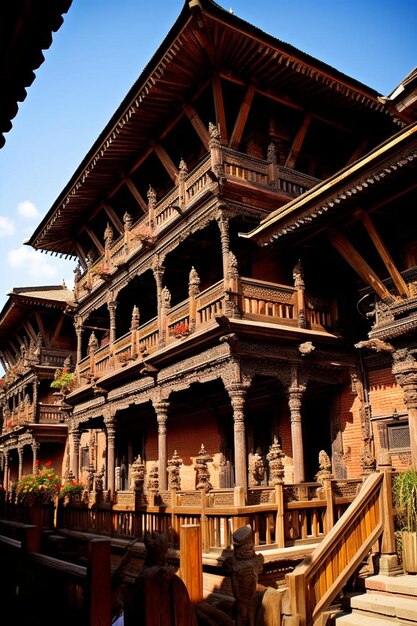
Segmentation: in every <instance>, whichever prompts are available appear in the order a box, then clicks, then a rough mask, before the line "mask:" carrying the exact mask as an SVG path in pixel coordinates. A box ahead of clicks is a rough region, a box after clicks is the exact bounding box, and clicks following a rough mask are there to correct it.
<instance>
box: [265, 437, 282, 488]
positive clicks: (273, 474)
mask: <svg viewBox="0 0 417 626" xmlns="http://www.w3.org/2000/svg"><path fill="white" fill-rule="evenodd" d="M284 456H285V454H284V452H283V451H282V450H281V446H280V445H279V441H278V438H277V437H276V436H274V441H273V443H272V446H270V448H269V452H268V454H267V455H266V460H267V461H268V463H269V484H270V485H282V483H283V482H284V463H283V462H282V459H283V457H284Z"/></svg>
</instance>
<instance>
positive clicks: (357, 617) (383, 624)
mask: <svg viewBox="0 0 417 626" xmlns="http://www.w3.org/2000/svg"><path fill="white" fill-rule="evenodd" d="M394 624H396V626H398V622H397V621H396V620H395V619H390V618H385V617H377V616H376V615H370V616H369V617H368V616H367V615H363V614H362V613H350V614H349V615H342V616H341V617H336V619H335V626H394Z"/></svg>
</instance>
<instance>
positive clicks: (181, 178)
mask: <svg viewBox="0 0 417 626" xmlns="http://www.w3.org/2000/svg"><path fill="white" fill-rule="evenodd" d="M187 176H188V168H187V164H186V162H185V161H184V159H181V161H180V164H179V168H178V205H179V209H180V211H183V210H184V209H185V208H186V200H187V199H186V195H185V180H186V178H187Z"/></svg>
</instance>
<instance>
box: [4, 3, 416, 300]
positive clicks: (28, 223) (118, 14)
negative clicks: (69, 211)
mask: <svg viewBox="0 0 417 626" xmlns="http://www.w3.org/2000/svg"><path fill="white" fill-rule="evenodd" d="M219 4H220V5H221V6H223V7H224V8H226V9H232V10H233V12H234V13H235V14H236V15H238V16H239V17H241V18H242V19H244V20H247V21H249V22H251V23H253V24H254V25H255V26H257V27H259V28H261V29H262V30H264V31H266V32H268V33H270V34H271V35H274V36H275V37H277V38H278V39H281V40H282V41H285V42H287V43H290V44H292V45H294V46H296V47H297V48H299V49H300V50H302V51H303V52H307V53H309V54H311V55H312V56H314V57H316V58H318V59H320V60H321V61H324V62H326V63H328V64H329V65H331V66H333V67H335V68H337V69H338V70H340V71H342V72H344V73H346V74H347V75H349V76H352V77H353V78H356V79H357V80H360V81H361V82H363V83H365V84H367V85H369V86H370V87H372V88H374V89H376V90H377V91H379V92H380V93H381V94H382V95H388V94H389V93H390V92H391V91H392V90H393V89H394V88H395V87H396V86H397V85H398V83H400V82H401V80H402V79H403V78H404V77H405V76H406V75H407V74H408V73H409V72H410V71H411V70H412V69H413V68H414V67H415V66H416V65H417V43H416V41H417V37H416V33H417V2H415V0H389V1H388V0H350V1H347V0H258V1H257V2H255V1H254V0H229V1H228V2H227V3H226V2H224V0H220V2H219ZM182 6H183V1H182V0H159V1H158V2H154V3H149V2H145V0H73V4H72V6H71V8H70V10H69V12H68V14H67V15H66V16H65V21H64V24H63V26H62V27H61V28H60V30H59V31H58V32H57V33H56V34H55V35H54V41H53V44H52V46H51V48H50V49H49V50H47V51H46V52H45V62H44V63H43V64H42V65H41V67H40V68H39V69H38V71H37V72H36V79H35V81H34V83H33V84H32V86H31V87H29V89H28V96H27V98H26V99H25V101H24V102H23V103H22V104H21V105H20V107H19V112H18V114H17V116H16V117H15V119H14V120H13V128H12V130H11V131H10V132H9V133H7V134H6V144H5V146H4V147H3V148H2V149H1V150H0V255H1V259H2V265H3V271H2V272H1V273H0V308H2V307H3V305H4V303H5V302H6V299H7V292H8V291H9V290H10V289H11V288H12V287H22V286H30V285H50V284H60V283H62V281H63V280H65V281H66V283H67V284H68V285H69V286H72V278H73V269H74V263H73V262H70V261H64V260H61V259H59V257H55V256H50V255H46V254H41V253H39V252H36V253H35V251H33V250H32V249H31V248H29V247H28V246H25V245H23V241H24V240H25V239H27V238H28V237H29V236H30V235H31V234H32V233H33V231H34V229H35V227H36V226H37V225H38V223H39V221H40V220H41V218H42V217H43V216H44V215H45V213H46V212H47V211H48V210H49V208H50V207H51V205H52V203H53V202H54V200H55V199H56V198H57V196H58V195H59V193H60V191H61V190H62V189H63V187H64V186H65V185H66V183H67V182H68V180H69V179H70V177H71V176H72V174H73V173H74V171H75V169H76V168H77V167H78V165H79V164H80V162H81V161H82V159H83V157H84V156H85V154H86V152H87V151H88V150H89V148H90V147H91V145H92V144H93V142H94V140H95V139H96V137H97V136H98V134H99V133H100V132H101V131H102V130H103V128H104V126H105V125H106V123H107V122H108V120H109V119H110V117H111V116H112V114H113V113H114V111H115V109H116V108H117V106H118V105H119V104H120V102H121V100H122V99H123V97H124V96H125V95H126V94H127V92H128V90H129V88H130V87H131V86H132V84H133V83H134V82H135V80H136V79H137V77H138V76H139V74H140V72H141V70H142V69H143V67H144V66H145V65H146V63H147V62H148V61H149V59H150V58H151V56H152V55H153V53H154V52H155V50H156V49H157V48H158V46H159V44H160V43H161V42H162V40H163V38H164V37H165V35H166V34H167V32H168V30H169V29H170V27H171V26H172V24H173V23H174V21H175V19H176V17H177V16H178V14H179V13H180V11H181V9H182Z"/></svg>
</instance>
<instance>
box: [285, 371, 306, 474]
mask: <svg viewBox="0 0 417 626" xmlns="http://www.w3.org/2000/svg"><path fill="white" fill-rule="evenodd" d="M305 390H306V386H305V385H302V384H300V383H299V380H298V371H297V368H295V367H294V368H292V371H291V386H290V388H289V390H288V398H289V400H288V405H289V407H290V419H291V441H292V457H293V465H294V482H295V483H301V482H303V481H304V480H305V474H304V449H303V428H302V423H301V400H302V397H303V394H304V392H305Z"/></svg>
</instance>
